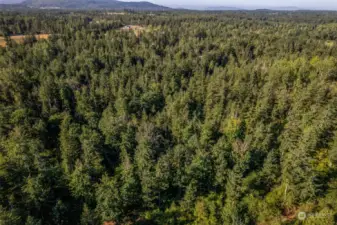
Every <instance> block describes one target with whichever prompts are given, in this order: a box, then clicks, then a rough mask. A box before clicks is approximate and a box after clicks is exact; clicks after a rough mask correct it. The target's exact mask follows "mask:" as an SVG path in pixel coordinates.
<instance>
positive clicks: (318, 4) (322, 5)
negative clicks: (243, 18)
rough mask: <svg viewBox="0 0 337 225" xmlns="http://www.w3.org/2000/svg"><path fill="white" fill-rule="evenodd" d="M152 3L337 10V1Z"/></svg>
mask: <svg viewBox="0 0 337 225" xmlns="http://www.w3.org/2000/svg"><path fill="white" fill-rule="evenodd" d="M123 1H144V0H123ZM149 1H150V2H152V3H155V4H159V5H164V6H171V7H179V6H191V7H193V6H195V7H207V6H211V7H212V6H213V7H214V6H224V7H241V8H247V9H249V8H263V7H267V8H268V7H298V8H301V9H321V10H323V9H326V10H337V0H320V1H318V0H283V1H280V0H225V1H224V0H209V1H204V0H149Z"/></svg>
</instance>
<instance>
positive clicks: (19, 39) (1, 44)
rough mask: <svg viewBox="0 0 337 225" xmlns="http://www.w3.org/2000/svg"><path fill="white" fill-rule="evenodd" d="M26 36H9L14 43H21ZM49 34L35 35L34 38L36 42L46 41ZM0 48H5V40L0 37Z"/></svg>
mask: <svg viewBox="0 0 337 225" xmlns="http://www.w3.org/2000/svg"><path fill="white" fill-rule="evenodd" d="M27 36H28V35H14V36H11V39H12V40H14V41H15V42H16V43H23V41H24V40H25V38H26V37H27ZM49 36H50V35H49V34H37V35H35V38H36V39H37V40H43V39H48V38H49ZM0 47H6V40H5V38H4V37H0Z"/></svg>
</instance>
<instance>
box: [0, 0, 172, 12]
mask: <svg viewBox="0 0 337 225" xmlns="http://www.w3.org/2000/svg"><path fill="white" fill-rule="evenodd" d="M17 2H18V1H3V3H17ZM19 4H20V5H22V6H26V7H30V8H62V9H117V10H123V9H132V10H156V11H158V10H159V11H160V10H168V9H169V8H167V7H164V6H160V5H156V4H153V3H150V2H145V1H143V2H121V1H115V0H27V1H23V2H22V3H19Z"/></svg>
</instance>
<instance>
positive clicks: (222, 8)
mask: <svg viewBox="0 0 337 225" xmlns="http://www.w3.org/2000/svg"><path fill="white" fill-rule="evenodd" d="M206 10H210V11H235V10H242V9H240V8H237V7H228V6H218V7H207V8H206Z"/></svg>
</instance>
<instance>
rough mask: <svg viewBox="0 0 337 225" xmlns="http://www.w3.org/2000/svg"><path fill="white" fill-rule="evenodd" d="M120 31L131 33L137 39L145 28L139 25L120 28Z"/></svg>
mask: <svg viewBox="0 0 337 225" xmlns="http://www.w3.org/2000/svg"><path fill="white" fill-rule="evenodd" d="M121 30H122V31H133V32H134V33H135V35H136V36H137V37H138V36H139V35H140V34H141V33H142V32H143V31H145V30H146V28H145V27H142V26H139V25H126V26H124V27H122V28H121Z"/></svg>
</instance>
